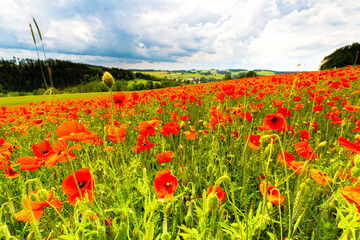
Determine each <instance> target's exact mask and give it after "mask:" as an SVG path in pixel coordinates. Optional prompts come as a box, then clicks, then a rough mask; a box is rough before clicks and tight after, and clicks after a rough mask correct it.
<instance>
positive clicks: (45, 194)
mask: <svg viewBox="0 0 360 240" xmlns="http://www.w3.org/2000/svg"><path fill="white" fill-rule="evenodd" d="M48 198H49V192H48V191H47V190H46V189H41V190H39V192H38V193H37V200H38V201H40V202H45V201H46V200H47V199H48Z"/></svg>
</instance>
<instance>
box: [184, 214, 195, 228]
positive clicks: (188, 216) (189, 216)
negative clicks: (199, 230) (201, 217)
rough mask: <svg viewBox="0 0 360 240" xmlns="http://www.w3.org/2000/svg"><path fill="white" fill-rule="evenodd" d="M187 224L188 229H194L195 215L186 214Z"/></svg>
mask: <svg viewBox="0 0 360 240" xmlns="http://www.w3.org/2000/svg"><path fill="white" fill-rule="evenodd" d="M185 223H186V226H187V227H192V225H193V223H194V218H193V215H192V214H191V213H188V214H186V216H185Z"/></svg>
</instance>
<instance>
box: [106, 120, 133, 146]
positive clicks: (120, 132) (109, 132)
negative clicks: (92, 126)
mask: <svg viewBox="0 0 360 240" xmlns="http://www.w3.org/2000/svg"><path fill="white" fill-rule="evenodd" d="M127 127H128V126H127V125H126V124H122V125H121V127H119V128H115V130H116V134H117V136H118V137H119V140H120V142H124V141H125V136H126V132H125V130H126V129H127ZM106 128H107V137H108V139H109V140H110V141H112V142H115V143H117V142H118V139H117V137H116V134H115V131H114V128H113V127H111V126H109V125H107V126H106Z"/></svg>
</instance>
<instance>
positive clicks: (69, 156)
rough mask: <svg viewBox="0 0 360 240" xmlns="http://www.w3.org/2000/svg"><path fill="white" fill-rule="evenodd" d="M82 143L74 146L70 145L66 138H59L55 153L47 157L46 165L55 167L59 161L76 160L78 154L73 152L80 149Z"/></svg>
mask: <svg viewBox="0 0 360 240" xmlns="http://www.w3.org/2000/svg"><path fill="white" fill-rule="evenodd" d="M80 149H81V145H80V144H75V145H74V146H72V147H68V144H67V143H66V142H65V141H64V140H59V141H56V142H55V143H54V147H53V153H52V154H50V155H49V156H48V157H47V158H46V159H45V167H48V168H51V167H55V165H56V163H57V162H67V161H69V160H74V159H75V158H76V155H75V154H74V153H72V151H73V150H80Z"/></svg>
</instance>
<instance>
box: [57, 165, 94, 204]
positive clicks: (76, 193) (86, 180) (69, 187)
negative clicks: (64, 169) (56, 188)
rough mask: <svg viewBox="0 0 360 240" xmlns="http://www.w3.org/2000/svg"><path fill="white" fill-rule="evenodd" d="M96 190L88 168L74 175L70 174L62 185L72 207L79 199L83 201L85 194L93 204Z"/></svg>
mask: <svg viewBox="0 0 360 240" xmlns="http://www.w3.org/2000/svg"><path fill="white" fill-rule="evenodd" d="M74 175H75V178H74ZM94 188H95V180H94V179H92V176H91V173H90V171H89V169H88V168H82V169H80V170H78V171H76V172H75V173H74V174H70V175H69V176H68V177H67V178H66V179H65V180H64V181H63V183H62V184H61V189H62V190H63V191H64V193H65V194H66V196H67V200H68V201H69V203H70V204H72V205H75V204H76V202H77V200H78V199H80V200H82V199H83V198H84V197H85V194H87V195H88V198H89V201H90V202H91V201H92V198H93V190H94Z"/></svg>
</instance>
